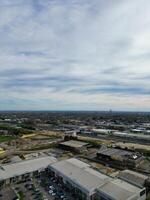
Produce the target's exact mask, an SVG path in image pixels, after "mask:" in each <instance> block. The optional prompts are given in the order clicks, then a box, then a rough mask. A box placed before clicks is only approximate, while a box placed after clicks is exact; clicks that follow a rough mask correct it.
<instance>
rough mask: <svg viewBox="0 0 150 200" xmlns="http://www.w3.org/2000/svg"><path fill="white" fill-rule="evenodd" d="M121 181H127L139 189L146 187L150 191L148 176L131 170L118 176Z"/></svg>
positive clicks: (124, 171)
mask: <svg viewBox="0 0 150 200" xmlns="http://www.w3.org/2000/svg"><path fill="white" fill-rule="evenodd" d="M118 177H119V178H120V179H122V180H124V181H127V182H129V183H131V184H133V185H136V186H139V187H146V189H147V191H150V178H149V176H147V175H143V174H141V173H138V172H134V171H131V170H123V171H121V172H120V173H119V176H118Z"/></svg>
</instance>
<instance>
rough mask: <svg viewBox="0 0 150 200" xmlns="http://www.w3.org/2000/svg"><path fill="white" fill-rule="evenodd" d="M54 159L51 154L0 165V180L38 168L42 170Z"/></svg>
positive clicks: (54, 160)
mask: <svg viewBox="0 0 150 200" xmlns="http://www.w3.org/2000/svg"><path fill="white" fill-rule="evenodd" d="M56 161H57V159H56V158H54V157H52V156H44V157H40V158H35V159H32V160H25V161H21V162H17V163H11V164H7V165H0V180H5V179H8V178H12V177H15V176H20V175H23V174H26V173H30V172H34V171H37V170H40V169H41V170H42V169H44V168H47V167H48V166H49V165H50V164H52V163H54V162H56Z"/></svg>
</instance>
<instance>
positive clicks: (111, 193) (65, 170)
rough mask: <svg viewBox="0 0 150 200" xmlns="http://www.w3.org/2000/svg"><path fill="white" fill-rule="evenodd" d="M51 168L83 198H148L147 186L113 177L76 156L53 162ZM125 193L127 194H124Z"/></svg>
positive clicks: (55, 174)
mask: <svg viewBox="0 0 150 200" xmlns="http://www.w3.org/2000/svg"><path fill="white" fill-rule="evenodd" d="M49 170H50V173H51V174H52V175H53V176H55V177H57V179H59V180H60V181H61V182H63V183H64V184H65V185H66V187H68V188H69V189H70V190H71V191H72V192H73V193H75V194H76V195H78V199H81V200H98V199H101V200H129V199H130V200H145V198H146V191H145V188H143V187H138V186H134V185H131V184H130V183H127V182H125V181H123V180H120V179H113V178H111V177H109V176H106V175H104V174H102V173H100V172H98V171H96V170H94V169H92V168H90V165H88V164H86V163H84V162H82V161H80V160H78V159H75V158H72V159H68V160H63V161H59V162H56V163H53V164H51V165H50V166H49ZM122 192H123V193H122ZM121 193H122V194H121ZM125 193H127V194H126V195H124V194H125ZM120 197H121V198H120Z"/></svg>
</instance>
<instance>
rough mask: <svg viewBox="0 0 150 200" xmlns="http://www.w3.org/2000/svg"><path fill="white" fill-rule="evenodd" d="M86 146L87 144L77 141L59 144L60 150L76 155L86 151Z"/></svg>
mask: <svg viewBox="0 0 150 200" xmlns="http://www.w3.org/2000/svg"><path fill="white" fill-rule="evenodd" d="M87 146H88V143H86V142H81V141H77V140H69V141H66V142H62V143H60V147H61V148H63V149H65V150H70V151H74V152H77V153H81V152H83V151H86V150H87Z"/></svg>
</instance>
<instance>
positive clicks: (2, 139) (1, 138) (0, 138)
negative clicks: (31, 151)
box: [0, 135, 15, 143]
mask: <svg viewBox="0 0 150 200" xmlns="http://www.w3.org/2000/svg"><path fill="white" fill-rule="evenodd" d="M13 139H15V137H13V136H5V135H0V143H1V142H7V141H10V140H13Z"/></svg>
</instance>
